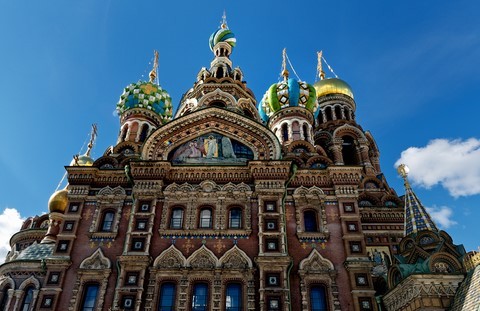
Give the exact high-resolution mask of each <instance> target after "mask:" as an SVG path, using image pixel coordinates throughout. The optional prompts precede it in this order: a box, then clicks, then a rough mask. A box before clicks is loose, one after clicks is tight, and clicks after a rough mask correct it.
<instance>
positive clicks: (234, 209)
mask: <svg viewBox="0 0 480 311" xmlns="http://www.w3.org/2000/svg"><path fill="white" fill-rule="evenodd" d="M232 212H238V215H235V218H234V217H233V216H232ZM232 220H233V221H238V224H235V226H234V225H233V224H232V222H233V221H232ZM242 220H243V210H242V208H240V207H238V206H234V207H231V208H230V209H229V210H228V229H242V226H243V221H242Z"/></svg>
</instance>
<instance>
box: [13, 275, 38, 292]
mask: <svg viewBox="0 0 480 311" xmlns="http://www.w3.org/2000/svg"><path fill="white" fill-rule="evenodd" d="M30 285H32V286H33V287H35V289H40V281H39V280H38V279H37V278H36V277H35V276H33V275H31V276H30V277H29V278H28V279H26V280H25V281H23V282H22V284H20V286H19V287H18V289H19V290H25V288H27V287H28V286H30Z"/></svg>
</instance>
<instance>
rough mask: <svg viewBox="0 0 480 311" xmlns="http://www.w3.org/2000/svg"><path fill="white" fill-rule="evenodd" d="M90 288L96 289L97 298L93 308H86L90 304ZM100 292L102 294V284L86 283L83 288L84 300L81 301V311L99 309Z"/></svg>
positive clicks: (95, 297)
mask: <svg viewBox="0 0 480 311" xmlns="http://www.w3.org/2000/svg"><path fill="white" fill-rule="evenodd" d="M90 288H95V289H96V292H95V296H94V301H93V306H86V304H87V303H88V301H87V299H88V297H89V296H87V295H88V290H89V289H90ZM99 292H100V284H99V283H96V282H92V283H86V284H85V285H84V286H83V292H82V300H81V304H80V309H79V311H94V310H95V308H96V307H97V303H98V294H99Z"/></svg>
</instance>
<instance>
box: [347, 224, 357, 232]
mask: <svg viewBox="0 0 480 311" xmlns="http://www.w3.org/2000/svg"><path fill="white" fill-rule="evenodd" d="M347 229H348V231H350V232H355V231H358V223H356V222H351V221H349V222H347Z"/></svg>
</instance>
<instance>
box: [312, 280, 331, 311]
mask: <svg viewBox="0 0 480 311" xmlns="http://www.w3.org/2000/svg"><path fill="white" fill-rule="evenodd" d="M315 289H318V290H319V291H320V295H321V293H322V292H323V300H324V305H323V306H324V308H315V309H314V308H313V295H312V293H313V291H314V290H315ZM308 297H309V299H308V303H309V310H311V311H324V310H328V288H327V286H326V285H325V284H312V285H310V286H309V289H308Z"/></svg>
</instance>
